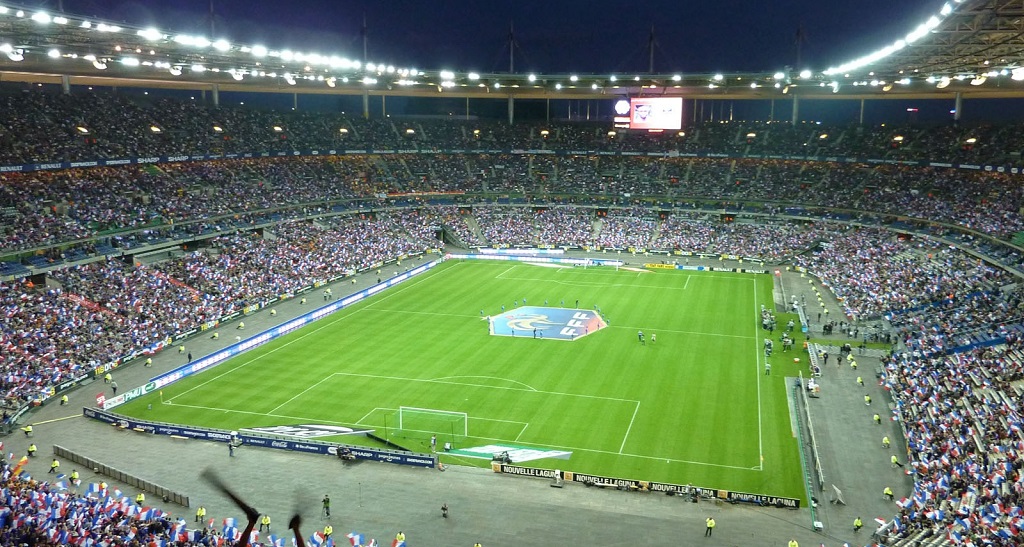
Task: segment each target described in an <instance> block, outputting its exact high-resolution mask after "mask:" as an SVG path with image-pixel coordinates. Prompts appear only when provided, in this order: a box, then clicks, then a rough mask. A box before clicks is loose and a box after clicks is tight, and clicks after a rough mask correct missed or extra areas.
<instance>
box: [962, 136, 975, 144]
mask: <svg viewBox="0 0 1024 547" xmlns="http://www.w3.org/2000/svg"><path fill="white" fill-rule="evenodd" d="M964 142H965V143H966V144H974V143H976V142H978V139H977V138H976V137H971V138H969V139H967V140H966V141H964Z"/></svg>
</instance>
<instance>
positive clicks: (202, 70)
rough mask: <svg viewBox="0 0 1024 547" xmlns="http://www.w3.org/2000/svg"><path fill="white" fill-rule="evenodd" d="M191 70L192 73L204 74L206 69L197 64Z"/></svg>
mask: <svg viewBox="0 0 1024 547" xmlns="http://www.w3.org/2000/svg"><path fill="white" fill-rule="evenodd" d="M191 69H192V72H200V73H202V72H206V67H205V66H203V65H201V64H198V63H196V64H194V65H192V67H191Z"/></svg>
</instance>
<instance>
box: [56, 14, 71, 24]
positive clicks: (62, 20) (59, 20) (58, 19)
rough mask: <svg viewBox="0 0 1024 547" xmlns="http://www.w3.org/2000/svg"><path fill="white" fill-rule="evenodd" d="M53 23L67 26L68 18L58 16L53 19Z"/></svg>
mask: <svg viewBox="0 0 1024 547" xmlns="http://www.w3.org/2000/svg"><path fill="white" fill-rule="evenodd" d="M53 22H54V23H56V24H58V25H66V24H68V18H67V17H64V16H61V15H58V16H56V17H54V18H53Z"/></svg>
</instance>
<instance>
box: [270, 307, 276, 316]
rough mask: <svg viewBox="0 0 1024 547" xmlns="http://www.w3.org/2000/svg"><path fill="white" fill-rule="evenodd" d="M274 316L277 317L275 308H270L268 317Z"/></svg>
mask: <svg viewBox="0 0 1024 547" xmlns="http://www.w3.org/2000/svg"><path fill="white" fill-rule="evenodd" d="M275 315H277V308H270V316H271V317H273V316H275Z"/></svg>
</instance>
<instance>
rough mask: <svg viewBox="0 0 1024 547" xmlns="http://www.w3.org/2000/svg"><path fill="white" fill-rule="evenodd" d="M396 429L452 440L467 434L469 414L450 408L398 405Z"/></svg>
mask: <svg viewBox="0 0 1024 547" xmlns="http://www.w3.org/2000/svg"><path fill="white" fill-rule="evenodd" d="M398 429H400V430H402V431H403V432H405V433H407V434H421V435H428V436H429V435H438V436H439V437H441V438H444V439H446V440H450V441H454V440H455V439H456V438H463V439H464V438H466V437H468V436H469V415H468V414H466V413H465V412H454V411H451V410H437V409H433V408H418V407H413V406H400V407H398Z"/></svg>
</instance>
